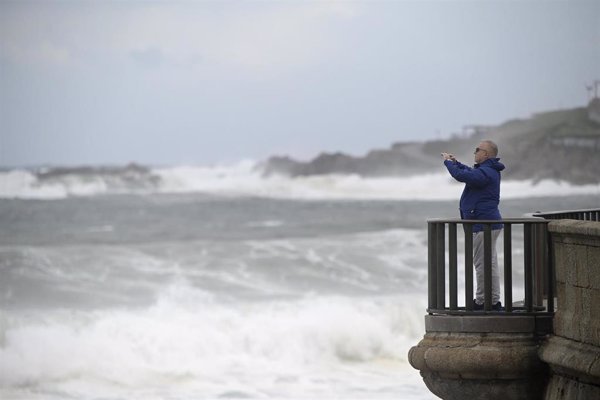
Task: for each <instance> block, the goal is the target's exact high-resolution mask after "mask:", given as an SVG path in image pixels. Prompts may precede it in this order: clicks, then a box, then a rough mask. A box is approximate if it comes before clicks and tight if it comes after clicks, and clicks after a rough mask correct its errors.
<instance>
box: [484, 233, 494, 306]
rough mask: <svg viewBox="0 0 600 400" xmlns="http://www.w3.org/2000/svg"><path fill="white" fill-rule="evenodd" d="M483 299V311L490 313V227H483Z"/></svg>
mask: <svg viewBox="0 0 600 400" xmlns="http://www.w3.org/2000/svg"><path fill="white" fill-rule="evenodd" d="M483 298H484V303H483V304H484V306H483V309H484V310H485V311H492V226H491V225H490V224H484V225H483Z"/></svg>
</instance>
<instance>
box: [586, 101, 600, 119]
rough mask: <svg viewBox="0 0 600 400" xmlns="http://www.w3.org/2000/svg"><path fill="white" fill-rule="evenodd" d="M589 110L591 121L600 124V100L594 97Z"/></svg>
mask: <svg viewBox="0 0 600 400" xmlns="http://www.w3.org/2000/svg"><path fill="white" fill-rule="evenodd" d="M587 108H588V117H589V119H591V120H592V121H594V122H597V123H599V124H600V98H599V97H594V98H593V99H592V101H590V104H588V107H587Z"/></svg>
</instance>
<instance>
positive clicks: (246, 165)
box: [0, 161, 600, 200]
mask: <svg viewBox="0 0 600 400" xmlns="http://www.w3.org/2000/svg"><path fill="white" fill-rule="evenodd" d="M502 185H503V186H502V198H504V199H516V198H527V197H546V196H553V197H555V196H570V195H600V184H589V185H573V184H570V183H568V182H564V181H552V180H543V181H539V182H534V181H533V180H522V181H511V180H504V181H503V184H502ZM461 190H462V185H461V184H460V183H457V182H455V181H454V180H452V179H451V178H450V177H449V176H448V174H447V173H446V172H445V171H440V172H436V173H425V174H421V175H414V176H404V177H380V178H372V177H370V178H365V177H361V176H359V175H314V176H302V177H294V178H291V177H287V176H281V175H279V176H268V177H265V176H263V174H262V170H261V167H260V165H259V164H257V163H255V162H253V161H242V162H240V163H237V164H233V165H222V166H210V167H204V166H171V167H154V168H149V167H141V166H137V165H129V166H126V167H120V168H101V167H84V168H54V169H44V170H28V169H15V170H9V171H3V172H0V198H19V199H61V198H66V197H71V196H96V195H103V194H147V193H206V194H213V195H220V196H256V197H268V198H287V199H303V200H321V199H356V200H361V199H366V200H368V199H371V200H374V199H381V200H452V199H456V198H458V196H460V192H461Z"/></svg>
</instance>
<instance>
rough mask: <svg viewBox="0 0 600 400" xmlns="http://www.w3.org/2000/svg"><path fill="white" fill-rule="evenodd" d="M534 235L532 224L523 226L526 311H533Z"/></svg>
mask: <svg viewBox="0 0 600 400" xmlns="http://www.w3.org/2000/svg"><path fill="white" fill-rule="evenodd" d="M532 236H533V234H532V227H531V223H530V222H525V223H524V224H523V241H524V244H523V253H524V254H523V258H524V259H523V261H524V269H525V271H524V273H525V283H524V284H525V309H526V311H527V312H532V311H533V243H532V242H533V237H532Z"/></svg>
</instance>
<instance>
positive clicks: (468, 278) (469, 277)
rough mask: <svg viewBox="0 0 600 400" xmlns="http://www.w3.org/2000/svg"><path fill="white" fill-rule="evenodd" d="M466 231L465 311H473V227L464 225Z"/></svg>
mask: <svg viewBox="0 0 600 400" xmlns="http://www.w3.org/2000/svg"><path fill="white" fill-rule="evenodd" d="M463 228H464V231H465V309H466V310H467V311H473V225H471V224H464V225H463Z"/></svg>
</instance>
